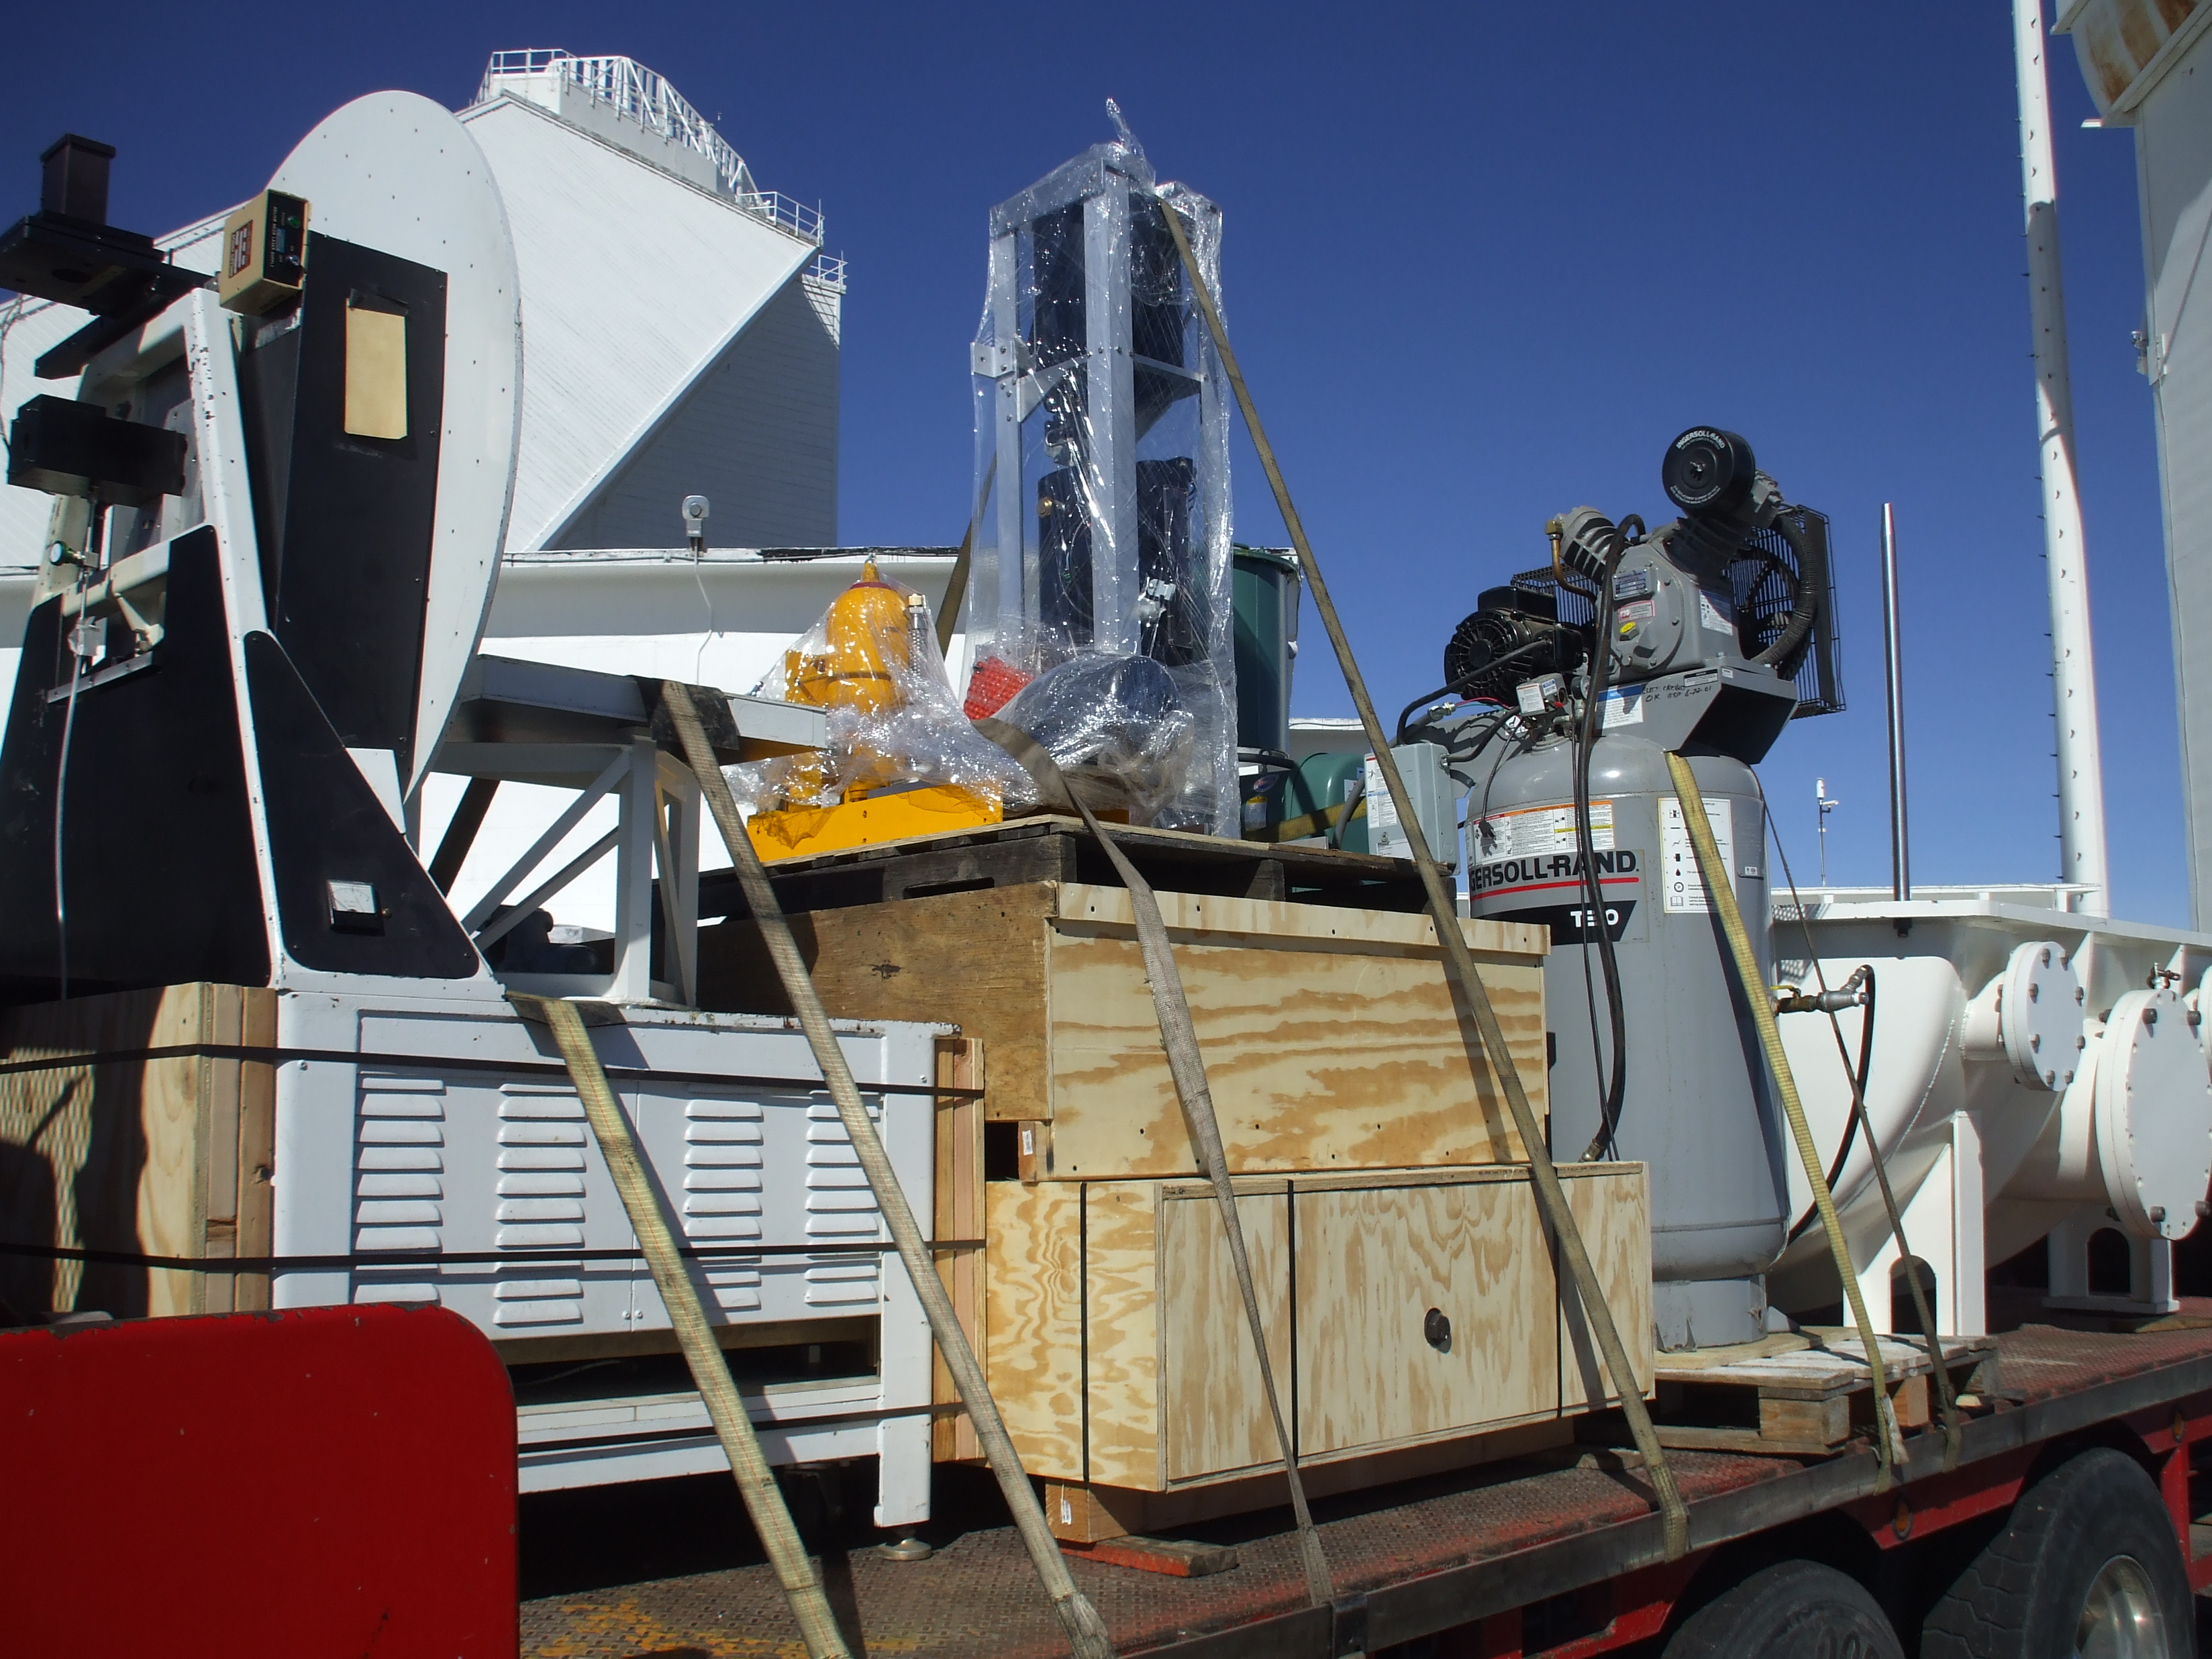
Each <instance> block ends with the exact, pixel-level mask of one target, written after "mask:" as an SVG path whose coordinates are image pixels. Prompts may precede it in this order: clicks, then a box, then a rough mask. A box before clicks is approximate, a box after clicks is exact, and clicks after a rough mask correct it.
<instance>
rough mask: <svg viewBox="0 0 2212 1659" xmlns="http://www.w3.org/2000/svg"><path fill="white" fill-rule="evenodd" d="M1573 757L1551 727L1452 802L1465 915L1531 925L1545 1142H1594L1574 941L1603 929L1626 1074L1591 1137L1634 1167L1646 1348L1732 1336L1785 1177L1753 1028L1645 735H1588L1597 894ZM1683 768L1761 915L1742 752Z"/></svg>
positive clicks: (1771, 1236) (1749, 904)
mask: <svg viewBox="0 0 2212 1659" xmlns="http://www.w3.org/2000/svg"><path fill="white" fill-rule="evenodd" d="M1575 763H1576V755H1575V744H1574V743H1573V742H1572V740H1571V738H1567V737H1565V736H1559V737H1554V738H1549V739H1547V740H1545V741H1543V742H1541V743H1539V744H1535V745H1534V747H1532V748H1530V749H1529V750H1528V751H1527V752H1526V753H1525V754H1522V755H1519V756H1516V757H1513V758H1512V759H1510V760H1508V761H1507V762H1506V763H1504V765H1502V766H1500V767H1499V768H1498V775H1497V777H1496V779H1495V781H1493V782H1492V786H1491V787H1490V788H1489V789H1488V791H1487V796H1488V799H1487V801H1486V803H1484V802H1482V801H1480V800H1478V801H1475V802H1470V803H1469V810H1468V890H1469V895H1470V898H1471V902H1472V913H1473V914H1474V915H1477V916H1487V917H1492V918H1495V919H1499V920H1511V921H1534V922H1541V923H1544V924H1546V925H1547V926H1548V927H1549V928H1550V929H1551V933H1552V939H1553V947H1552V955H1551V957H1549V959H1548V961H1547V964H1546V967H1545V982H1544V1006H1545V1007H1546V1009H1547V1018H1548V1019H1549V1022H1550V1024H1551V1028H1552V1033H1553V1041H1554V1043H1555V1045H1556V1053H1557V1055H1558V1059H1557V1060H1556V1062H1555V1064H1554V1065H1553V1068H1552V1074H1551V1099H1552V1118H1551V1151H1552V1153H1553V1156H1554V1157H1556V1158H1562V1159H1565V1158H1578V1157H1580V1156H1582V1155H1583V1152H1584V1150H1585V1149H1586V1148H1587V1147H1589V1146H1591V1145H1592V1143H1593V1142H1601V1141H1602V1140H1603V1139H1604V1138H1603V1137H1602V1136H1601V1118H1602V1115H1603V1107H1604V1101H1605V1096H1606V1085H1607V1075H1606V1073H1608V1072H1609V1070H1610V1060H1611V1055H1612V1052H1613V1047H1612V1045H1613V1037H1612V1033H1611V1030H1610V1020H1609V1018H1608V1012H1609V1011H1608V1006H1607V990H1606V985H1605V981H1604V975H1603V970H1602V967H1601V963H1600V962H1599V961H1598V959H1597V955H1596V951H1595V948H1594V947H1595V933H1596V931H1597V929H1598V928H1600V927H1602V928H1603V929H1604V931H1605V932H1606V933H1607V935H1608V936H1609V938H1610V941H1611V943H1612V945H1613V956H1614V958H1615V961H1616V963H1617V964H1618V970H1619V976H1620V1003H1621V1009H1622V1014H1623V1028H1624V1029H1623V1031H1622V1039H1621V1053H1622V1056H1623V1060H1624V1061H1625V1066H1624V1072H1625V1079H1624V1080H1625V1085H1626V1086H1625V1088H1624V1090H1623V1093H1622V1097H1621V1100H1620V1111H1619V1116H1618V1121H1617V1123H1616V1124H1615V1126H1614V1128H1613V1133H1612V1135H1611V1137H1610V1144H1609V1145H1602V1144H1601V1146H1600V1150H1601V1155H1602V1156H1606V1157H1612V1158H1632V1159H1637V1160H1639V1161H1642V1162H1644V1163H1648V1164H1650V1166H1651V1222H1652V1237H1651V1273H1652V1279H1653V1285H1652V1317H1653V1320H1654V1322H1656V1325H1657V1327H1658V1340H1659V1346H1661V1347H1662V1348H1666V1349H1677V1348H1688V1347H1715V1346H1724V1345H1726V1344H1728V1343H1732V1342H1745V1341H1750V1340H1753V1339H1754V1338H1756V1337H1757V1336H1759V1334H1761V1333H1762V1332H1763V1330H1764V1329H1765V1324H1764V1316H1765V1309H1766V1299H1765V1281H1764V1279H1763V1278H1762V1275H1763V1274H1764V1273H1765V1270H1766V1268H1767V1267H1768V1266H1769V1265H1770V1264H1771V1262H1772V1261H1774V1259H1775V1258H1776V1257H1777V1256H1778V1255H1780V1254H1781V1253H1782V1246H1783V1243H1784V1238H1783V1234H1784V1225H1785V1224H1784V1194H1786V1193H1787V1191H1788V1187H1787V1184H1786V1181H1785V1177H1784V1168H1783V1164H1782V1162H1781V1158H1782V1151H1783V1144H1782V1139H1781V1134H1780V1131H1779V1127H1778V1121H1777V1117H1776V1110H1775V1103H1774V1097H1773V1091H1772V1085H1771V1080H1770V1079H1769V1077H1768V1075H1767V1070H1766V1066H1765V1061H1764V1060H1763V1059H1762V1057H1761V1055H1760V1052H1759V1038H1758V1034H1757V1032H1756V1031H1755V1030H1753V1025H1752V1021H1751V1012H1750V1010H1749V1009H1748V1008H1747V1006H1744V1003H1743V999H1742V995H1741V992H1740V991H1739V990H1738V988H1737V987H1736V985H1735V975H1734V973H1733V971H1732V969H1731V968H1730V966H1729V962H1728V960H1727V957H1728V946H1727V943H1726V941H1725V940H1724V939H1723V938H1722V937H1721V931H1720V926H1719V922H1718V919H1717V917H1716V916H1715V915H1714V914H1713V912H1712V907H1711V903H1710V902H1709V901H1708V898H1707V896H1706V892H1705V884H1704V882H1703V881H1702V880H1701V879H1700V878H1699V871H1698V864H1697V859H1696V855H1695V854H1694V853H1693V852H1692V848H1691V846H1690V837H1689V831H1688V829H1687V827H1686V825H1685V824H1684V823H1683V820H1682V814H1681V810H1680V802H1679V801H1678V800H1677V799H1676V798H1675V792H1674V784H1673V781H1671V779H1670V778H1669V776H1668V770H1667V752H1666V750H1665V749H1664V748H1662V746H1661V745H1660V744H1655V743H1652V742H1650V740H1648V739H1646V738H1641V737H1637V736H1632V735H1625V734H1623V733H1622V732H1620V731H1618V730H1616V731H1615V732H1609V733H1607V734H1606V735H1604V736H1602V737H1601V738H1599V739H1598V740H1597V743H1596V744H1595V750H1594V751H1593V753H1592V756H1591V762H1590V779H1589V792H1590V801H1589V810H1590V832H1591V834H1590V839H1591V842H1592V853H1591V859H1590V862H1591V863H1592V864H1593V865H1594V866H1595V869H1596V871H1597V875H1598V884H1599V887H1600V890H1601V894H1602V898H1603V902H1602V905H1601V906H1598V905H1593V904H1592V903H1591V902H1590V901H1589V899H1588V898H1587V897H1586V896H1584V892H1583V885H1584V884H1583V860H1582V855H1581V854H1580V853H1579V851H1578V850H1577V835H1576V826H1575ZM1690 767H1691V770H1692V773H1693V774H1694V775H1695V776H1696V778H1697V780H1698V786H1699V793H1701V794H1702V795H1703V796H1704V798H1705V814H1706V817H1707V818H1708V819H1709V821H1710V822H1711V824H1712V829H1713V837H1714V839H1715V841H1717V842H1718V843H1719V847H1720V851H1721V855H1722V857H1723V860H1726V862H1727V864H1728V866H1729V870H1730V872H1732V874H1733V876H1734V878H1735V895H1736V902H1737V903H1738V904H1739V905H1740V906H1741V908H1742V910H1743V914H1744V915H1745V916H1747V918H1753V919H1763V918H1764V917H1765V915H1766V912H1767V896H1766V881H1765V854H1764V853H1763V851H1762V850H1761V849H1762V848H1764V846H1765V839H1766V829H1765V814H1764V811H1763V809H1762V807H1761V805H1760V801H1759V789H1758V785H1757V784H1756V782H1755V781H1753V777H1752V775H1751V769H1750V768H1749V767H1747V766H1746V765H1744V764H1743V763H1741V761H1737V760H1735V759H1732V758H1730V757H1728V756H1725V755H1693V756H1692V757H1690ZM1751 936H1752V940H1753V950H1754V951H1756V953H1757V954H1758V957H1759V971H1760V975H1761V977H1762V978H1764V977H1765V975H1766V971H1767V965H1768V964H1767V935H1766V930H1765V927H1761V926H1756V925H1754V926H1753V927H1752V929H1751ZM1594 1027H1595V1037H1594V1035H1593V1028H1594ZM1601 1054H1602V1061H1601Z"/></svg>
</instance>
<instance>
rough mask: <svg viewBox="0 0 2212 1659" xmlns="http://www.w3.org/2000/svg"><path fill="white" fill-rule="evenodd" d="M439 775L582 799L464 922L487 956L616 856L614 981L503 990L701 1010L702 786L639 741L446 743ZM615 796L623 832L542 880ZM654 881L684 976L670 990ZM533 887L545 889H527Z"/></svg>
mask: <svg viewBox="0 0 2212 1659" xmlns="http://www.w3.org/2000/svg"><path fill="white" fill-rule="evenodd" d="M436 769H437V770H439V771H441V772H450V773H454V774H457V775H461V776H465V777H475V778H499V779H508V780H514V781H528V782H532V783H549V784H553V785H556V786H559V787H572V788H574V789H575V790H576V791H577V795H576V798H575V799H574V800H573V801H571V802H570V803H569V804H568V807H567V808H566V809H565V810H563V811H562V812H561V813H560V814H559V815H558V816H557V817H555V819H554V820H553V822H552V823H550V825H549V826H548V827H547V828H546V829H545V830H544V833H543V834H541V835H540V836H538V840H537V841H536V842H534V843H532V846H531V847H530V848H529V849H528V850H527V851H526V852H525V853H524V854H523V855H522V856H521V857H520V859H517V860H515V861H514V862H513V864H512V865H510V866H508V868H507V871H506V872H504V873H503V874H501V876H500V877H499V878H497V879H496V880H495V881H494V882H493V883H492V884H491V885H490V886H489V888H487V889H486V890H484V893H483V896H482V897H481V898H479V899H478V900H477V902H476V904H475V905H474V906H473V907H471V909H470V910H469V912H468V914H467V915H465V916H463V917H462V918H461V925H462V926H463V927H465V928H467V929H468V931H469V933H471V935H472V936H473V937H474V938H475V939H476V941H477V948H478V949H480V950H481V949H487V948H489V946H491V945H495V944H496V943H497V942H498V941H499V940H500V939H501V938H503V937H504V936H505V935H506V934H507V932H508V931H509V930H510V929H512V928H513V927H514V926H515V924H516V923H518V922H520V921H521V920H522V919H523V918H524V917H525V916H526V915H528V914H529V913H530V912H531V911H532V910H534V909H536V908H538V907H539V906H540V905H542V904H544V902H545V901H546V900H548V899H550V898H551V897H552V896H554V895H555V894H556V893H558V892H559V891H561V890H562V889H563V888H565V887H567V886H568V884H570V883H572V882H574V880H575V879H576V878H578V877H580V876H581V875H582V874H583V873H584V872H586V871H587V870H590V869H592V868H593V867H595V866H597V865H598V864H599V862H600V861H601V860H603V859H605V857H606V856H607V855H608V854H613V855H614V859H615V938H614V953H615V960H614V971H613V972H612V973H611V975H596V974H530V973H502V974H501V975H500V976H499V977H500V980H501V983H503V984H505V985H507V986H508V987H512V988H513V989H515V990H520V991H529V992H532V993H533V994H538V995H541V996H560V997H592V998H605V999H610V1000H614V1001H617V1002H644V1001H655V1000H657V1001H662V1002H674V1003H681V1004H684V1005H686V1006H689V1005H690V1004H693V1003H695V1002H696V1001H697V1000H698V930H699V829H700V822H701V802H700V794H699V781H698V780H697V779H696V778H695V777H693V776H692V775H691V771H690V768H688V767H686V766H684V765H683V764H682V763H679V762H678V761H677V760H675V759H674V758H673V757H671V756H669V755H667V754H665V753H663V752H662V751H661V750H660V748H659V745H658V744H655V743H654V742H653V739H652V738H650V737H647V736H645V735H643V734H639V735H636V736H634V737H633V738H631V739H630V741H629V743H628V744H587V743H579V744H507V743H448V744H447V745H446V746H445V747H444V748H443V749H442V750H440V751H439V755H438V759H437V763H436ZM609 796H612V797H613V798H614V799H615V801H616V803H617V809H618V810H617V821H616V824H615V827H614V829H611V830H610V831H608V832H607V833H606V834H605V835H604V836H600V837H599V839H598V840H597V841H595V842H592V844H591V845H590V846H589V847H587V848H585V849H584V851H582V852H581V853H580V854H575V855H574V856H573V857H571V858H569V859H568V860H565V861H564V862H563V863H562V864H561V865H560V866H557V867H556V868H555V869H554V870H553V871H552V872H550V874H547V875H544V876H542V877H539V875H538V872H540V871H541V870H542V869H543V868H544V865H545V861H546V860H547V859H549V858H550V857H551V856H552V855H553V854H554V853H555V851H556V849H557V848H559V847H560V845H561V843H562V841H564V840H565V839H566V838H567V837H568V835H569V834H570V833H571V832H572V831H573V830H574V829H575V828H576V826H577V825H578V824H580V823H582V822H583V821H584V819H585V817H586V815H588V814H589V813H590V811H591V810H592V808H593V807H594V806H596V805H599V802H600V801H602V800H604V799H607V798H608V797H609ZM656 873H657V874H658V875H659V878H660V880H659V905H660V910H661V915H660V921H661V927H662V939H663V945H664V947H665V956H666V957H667V965H668V966H669V967H670V968H671V969H672V970H673V975H674V976H673V977H672V978H667V979H655V978H653V972H652V957H653V903H654V898H653V892H654V881H653V878H654V876H655V874H656ZM532 877H538V880H536V881H535V883H534V884H531V885H529V886H528V887H525V885H524V884H526V883H528V882H531V880H532ZM518 894H519V895H520V896H518Z"/></svg>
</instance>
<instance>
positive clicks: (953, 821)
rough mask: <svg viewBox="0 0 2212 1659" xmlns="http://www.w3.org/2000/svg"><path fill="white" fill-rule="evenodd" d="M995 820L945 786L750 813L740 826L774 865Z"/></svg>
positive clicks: (995, 808)
mask: <svg viewBox="0 0 2212 1659" xmlns="http://www.w3.org/2000/svg"><path fill="white" fill-rule="evenodd" d="M1000 817H1002V813H1001V812H1000V806H999V803H998V802H997V801H996V800H994V799H990V798H989V797H987V796H984V795H979V794H976V793H974V792H973V791H970V790H967V789H963V788H961V787H958V786H957V784H949V783H945V784H933V785H931V786H930V787H927V788H923V789H902V790H899V791H897V792H896V793H893V794H888V795H871V796H869V797H867V798H866V799H864V800H851V801H847V802H845V803H844V804H843V805H840V806H793V807H787V808H786V809H784V810H783V811H775V812H756V813H754V814H753V815H752V817H750V818H749V819H747V820H746V822H745V833H746V834H747V835H748V836H751V837H752V843H753V850H754V851H755V852H757V853H758V854H760V856H761V862H762V863H763V864H773V863H775V860H778V859H795V858H805V857H806V856H807V855H809V854H814V853H835V852H838V851H840V850H842V848H848V847H868V846H872V845H873V844H874V843H876V842H884V841H900V840H903V839H904V838H905V837H907V836H927V835H934V834H937V833H939V832H940V831H943V830H946V829H975V827H976V826H978V825H979V824H985V823H998V822H999V821H1000Z"/></svg>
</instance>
